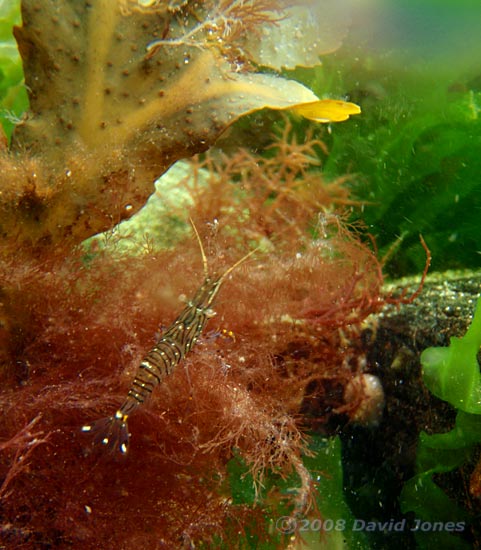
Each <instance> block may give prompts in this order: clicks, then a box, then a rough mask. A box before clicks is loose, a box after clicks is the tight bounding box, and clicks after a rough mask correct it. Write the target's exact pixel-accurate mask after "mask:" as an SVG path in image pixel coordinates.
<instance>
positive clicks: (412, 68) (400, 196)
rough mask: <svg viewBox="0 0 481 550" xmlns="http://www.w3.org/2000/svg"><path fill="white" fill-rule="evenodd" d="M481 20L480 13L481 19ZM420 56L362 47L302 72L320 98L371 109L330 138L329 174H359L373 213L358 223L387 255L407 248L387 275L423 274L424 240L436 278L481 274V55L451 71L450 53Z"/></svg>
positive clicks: (446, 22) (360, 213) (353, 45)
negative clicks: (451, 272) (342, 98)
mask: <svg viewBox="0 0 481 550" xmlns="http://www.w3.org/2000/svg"><path fill="white" fill-rule="evenodd" d="M388 4H393V3H392V2H388ZM425 4H426V3H425V2H423V3H421V5H422V6H424V5H425ZM397 8H399V9H404V11H405V12H408V14H409V8H408V7H406V6H404V8H401V7H400V6H397V7H396V6H394V7H393V8H392V9H397ZM473 9H474V8H473ZM466 10H467V8H466ZM459 11H462V10H459ZM448 12H449V13H448ZM480 15H481V12H480V8H479V6H478V8H476V10H475V12H474V13H473V15H472V17H473V19H474V20H476V18H477V20H478V21H479V20H480V19H479V18H480ZM457 17H461V16H459V15H458V10H457V8H455V7H454V5H452V6H451V7H450V10H449V9H447V10H445V13H444V14H443V19H442V20H441V21H440V23H439V25H440V28H446V35H447V36H449V27H450V21H451V20H453V19H454V20H456V18H457ZM460 21H461V22H462V19H460ZM426 24H427V23H426ZM459 24H461V23H459ZM443 36H444V35H443ZM423 40H424V39H423ZM416 47H417V46H416V44H414V43H408V44H407V45H406V48H405V49H406V53H405V54H404V55H405V58H403V59H399V56H400V55H402V53H400V52H399V51H398V50H397V49H396V48H395V47H394V48H388V47H387V46H386V47H384V48H383V47H381V46H379V48H378V49H373V50H369V51H364V50H363V49H362V46H361V47H360V46H359V44H358V43H357V42H356V41H355V40H352V41H351V42H350V43H349V42H348V43H346V44H345V46H344V47H343V49H341V50H339V51H338V52H336V53H335V54H334V55H332V56H330V57H329V58H326V59H325V60H324V61H323V65H322V66H321V67H319V68H315V69H313V70H303V71H302V72H299V71H296V76H297V77H301V78H302V79H303V81H304V82H305V83H306V84H308V85H310V86H311V87H312V89H314V91H315V92H317V93H318V94H326V95H332V96H335V95H336V94H338V93H339V92H340V91H341V90H343V91H344V92H345V91H347V98H348V99H349V100H351V101H354V102H356V103H357V104H359V105H360V106H361V108H362V117H360V118H358V119H355V120H353V121H352V123H350V124H349V126H344V127H339V128H337V129H336V132H335V133H333V134H332V135H323V139H324V140H325V141H326V142H327V144H328V148H329V155H328V156H327V157H326V158H325V159H324V174H325V175H326V176H328V177H331V178H333V179H334V178H335V177H337V176H339V174H342V173H351V174H352V182H351V185H352V188H353V194H354V196H356V197H357V198H358V199H359V200H360V201H361V202H362V203H363V208H362V209H357V210H355V211H354V212H353V216H354V217H355V218H356V219H360V220H362V221H363V223H365V224H366V226H367V227H369V228H370V231H372V232H373V234H374V236H375V238H376V242H377V245H378V247H379V249H380V252H381V255H383V254H384V253H386V252H387V251H389V249H390V247H391V246H392V245H393V243H394V242H395V241H396V240H398V239H401V240H402V241H403V242H402V246H400V247H399V248H398V250H397V251H396V254H395V255H394V256H393V258H392V260H391V262H390V264H389V265H388V266H387V269H388V271H389V274H390V275H392V276H393V277H398V276H403V275H406V274H410V273H419V271H421V270H422V268H423V266H424V255H423V251H422V250H421V249H420V247H419V234H420V233H421V234H422V235H423V236H424V238H425V240H426V242H427V243H428V246H429V248H430V249H431V252H432V256H433V263H432V268H433V269H434V270H446V269H453V268H463V267H468V268H477V267H480V266H481V256H480V255H479V252H478V251H479V234H480V232H481V217H480V216H479V209H480V208H481V180H480V178H479V173H480V172H481V157H480V155H479V151H480V149H481V116H480V112H481V84H480V83H481V79H480V76H479V59H478V60H472V59H471V58H472V57H473V56H474V57H476V56H477V57H479V49H477V51H478V53H473V52H467V53H466V55H465V56H464V57H463V55H461V54H462V52H459V54H460V55H458V59H459V63H451V64H450V63H449V61H448V60H450V59H451V58H452V57H455V52H450V51H449V50H448V48H447V46H445V47H444V49H443V50H442V52H441V53H440V54H439V55H440V56H443V55H444V59H443V60H439V59H438V62H435V61H434V60H433V59H430V58H424V59H423V58H420V57H416V55H415V53H416V52H415V49H416ZM353 51H358V52H359V56H358V57H357V58H354V56H353V55H352V52H353ZM468 54H469V55H468ZM468 57H469V59H467V58H468ZM470 60H471V61H470ZM441 61H442V63H441Z"/></svg>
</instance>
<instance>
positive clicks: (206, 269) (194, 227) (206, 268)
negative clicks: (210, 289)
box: [189, 217, 209, 278]
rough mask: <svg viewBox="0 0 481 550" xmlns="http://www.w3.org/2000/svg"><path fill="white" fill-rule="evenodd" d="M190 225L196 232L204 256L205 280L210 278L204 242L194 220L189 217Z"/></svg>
mask: <svg viewBox="0 0 481 550" xmlns="http://www.w3.org/2000/svg"><path fill="white" fill-rule="evenodd" d="M189 221H190V224H191V225H192V229H193V230H194V233H195V236H196V238H197V242H198V243H199V248H200V253H201V255H202V265H203V267H204V278H207V277H208V276H209V266H208V264H207V256H206V255H205V250H204V246H203V245H202V241H201V239H200V235H199V232H198V231H197V227H196V226H195V223H194V220H193V219H192V218H191V217H189Z"/></svg>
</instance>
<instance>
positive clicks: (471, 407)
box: [401, 299, 481, 548]
mask: <svg viewBox="0 0 481 550" xmlns="http://www.w3.org/2000/svg"><path fill="white" fill-rule="evenodd" d="M480 346H481V299H480V300H479V301H478V304H477V307H476V312H475V314H474V318H473V321H472V323H471V326H470V327H469V329H468V330H467V332H466V334H465V335H464V336H463V337H462V338H458V337H453V338H451V341H450V345H449V346H448V347H446V348H440V347H432V348H428V349H426V350H424V351H423V353H422V354H421V363H422V366H423V379H424V383H425V384H426V386H427V387H428V388H429V390H430V391H431V392H432V393H433V394H434V395H436V396H437V397H439V398H440V399H443V400H444V401H447V402H448V403H450V404H451V405H453V407H455V408H456V409H458V413H457V416H456V423H455V426H454V428H453V429H452V430H451V431H449V432H447V433H440V434H433V435H428V434H427V433H425V432H422V433H421V434H420V437H419V445H418V452H417V457H416V471H417V474H416V475H415V476H414V477H413V478H411V479H410V480H409V481H408V482H407V483H406V485H405V486H404V489H403V492H402V496H401V506H402V510H403V512H408V511H410V512H414V513H415V514H416V515H417V516H418V517H420V518H422V519H423V520H426V521H432V522H434V521H444V522H454V523H455V524H456V525H458V527H459V529H458V531H459V532H462V531H463V530H464V528H463V529H461V526H465V525H466V523H467V522H468V521H469V520H470V517H469V514H468V513H467V512H466V511H464V510H463V509H462V508H461V507H460V506H458V504H456V503H455V502H453V501H452V500H451V499H450V498H449V497H448V496H447V495H446V494H445V493H444V492H443V491H442V490H441V488H440V487H439V486H438V485H436V483H435V482H434V480H433V475H435V474H440V473H444V472H450V471H452V470H454V469H456V468H459V467H460V466H462V465H463V464H464V463H465V462H466V460H468V459H469V458H470V457H471V456H472V453H473V450H474V448H475V446H476V445H478V444H479V443H481V399H480V396H481V374H480V371H479V364H478V360H477V354H478V352H479V349H480ZM416 538H417V540H418V544H419V547H420V548H432V547H434V546H433V545H435V546H436V547H437V548H464V547H466V548H469V546H468V545H467V543H464V541H463V540H461V539H460V538H459V537H457V536H456V535H455V534H454V533H453V532H442V533H416Z"/></svg>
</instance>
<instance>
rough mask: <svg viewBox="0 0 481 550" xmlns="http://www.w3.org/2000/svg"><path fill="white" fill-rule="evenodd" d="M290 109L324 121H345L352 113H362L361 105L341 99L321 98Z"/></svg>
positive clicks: (301, 114) (317, 120)
mask: <svg viewBox="0 0 481 550" xmlns="http://www.w3.org/2000/svg"><path fill="white" fill-rule="evenodd" d="M290 110H291V111H292V112H294V113H295V114H298V115H300V116H303V117H304V118H308V119H309V120H313V121H315V122H324V123H327V122H343V121H344V120H347V119H348V118H349V117H350V116H351V115H358V114H360V113H361V108H360V107H359V105H356V104H355V103H349V102H348V101H341V100H340V99H319V100H318V101H311V102H309V103H301V104H299V105H295V106H294V107H291V108H290Z"/></svg>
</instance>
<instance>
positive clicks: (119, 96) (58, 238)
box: [0, 0, 359, 253]
mask: <svg viewBox="0 0 481 550" xmlns="http://www.w3.org/2000/svg"><path fill="white" fill-rule="evenodd" d="M281 7H282V6H281ZM278 8H279V5H278V3H277V2H272V1H268V0H257V1H255V0H252V1H249V2H244V1H242V2H240V1H237V0H223V1H222V2H213V1H212V2H211V1H208V2H197V1H195V2H193V1H192V2H190V1H188V2H170V3H165V2H164V3H160V2H150V3H149V2H132V1H131V2H125V1H124V2H117V1H111V2H105V1H103V0H91V1H89V2H80V3H79V2H78V1H77V0H67V1H65V2H62V3H61V4H59V3H58V2H56V1H54V0H46V1H45V2H42V3H41V4H39V3H38V2H37V1H36V0H23V2H22V18H23V26H22V27H19V28H16V29H15V36H16V39H17V42H18V44H19V50H20V53H21V55H22V59H23V63H24V69H25V81H26V86H27V89H28V91H29V99H30V111H29V112H28V113H27V114H26V115H25V117H24V119H23V120H22V121H21V122H20V123H19V124H18V125H17V126H16V128H15V131H14V135H13V137H12V144H11V153H12V155H10V156H8V155H7V153H6V152H3V155H4V156H5V155H7V159H8V160H7V162H11V163H14V164H15V163H19V164H20V165H23V163H24V162H27V163H30V162H31V159H32V158H33V160H34V166H32V168H30V169H28V170H20V171H18V173H12V176H13V177H11V178H5V181H4V187H5V189H4V193H3V194H2V196H1V200H0V214H1V219H2V232H1V234H2V236H3V240H4V241H5V243H6V244H10V245H12V241H13V240H14V239H15V240H16V241H17V242H18V244H20V245H21V246H22V247H31V248H32V249H33V251H36V252H37V253H39V250H42V249H44V248H52V247H56V246H57V245H59V244H60V243H62V245H64V246H66V245H70V246H72V245H74V244H77V243H79V242H80V241H82V240H84V239H85V238H87V237H89V236H91V235H94V234H96V233H98V232H101V231H104V230H106V229H108V228H112V227H113V226H115V225H116V224H117V223H119V222H120V221H121V220H122V219H125V218H128V217H130V216H131V215H133V214H134V213H135V212H136V211H138V210H139V209H140V208H141V207H142V206H143V205H144V204H145V201H146V200H147V198H148V196H149V195H150V194H151V192H152V190H153V182H154V180H155V179H156V178H157V177H159V176H160V175H161V174H162V173H163V172H164V171H165V170H166V169H167V168H168V167H169V166H170V165H172V164H173V163H174V162H175V161H176V160H178V159H180V158H184V157H189V156H191V155H193V154H194V153H197V152H200V151H205V150H206V149H208V148H209V147H210V146H211V145H212V144H213V143H214V142H215V141H216V139H217V138H218V136H219V135H220V134H221V133H222V132H223V131H224V130H225V129H226V128H227V127H228V126H229V125H230V124H232V122H234V121H235V120H236V119H238V118H239V117H241V116H243V115H244V114H246V113H249V112H252V111H256V110H259V109H263V108H265V107H268V108H274V109H282V110H283V109H290V108H297V107H298V106H299V104H308V105H309V112H310V111H311V110H313V112H314V118H316V116H317V115H316V113H315V111H316V107H315V105H317V103H319V104H323V102H322V101H318V98H317V97H316V96H315V94H313V93H312V92H311V91H310V90H309V89H307V88H306V87H304V86H303V85H301V84H299V83H297V82H294V81H292V80H287V79H284V78H282V77H280V76H277V75H274V74H261V73H259V72H255V71H256V68H255V67H254V66H253V65H252V64H250V63H249V59H250V54H247V53H246V52H248V51H249V48H250V46H251V43H256V44H257V43H258V42H263V41H264V40H269V33H267V35H265V32H264V31H265V30H266V29H267V30H268V29H269V28H270V27H272V26H276V25H284V24H287V20H288V19H289V17H290V15H289V13H286V14H284V15H283V12H282V10H281V11H280V12H279V10H278ZM126 13H127V14H126ZM259 33H261V34H262V37H259ZM261 38H262V40H261ZM300 49H301V50H302V48H300ZM306 51H307V50H306ZM312 105H314V108H311V106H312ZM358 110H359V109H358V108H357V107H356V109H355V111H351V112H353V113H354V112H358ZM323 112H324V111H323ZM308 116H309V117H311V118H312V113H311V114H308ZM317 118H319V117H317ZM321 119H322V121H325V117H324V115H323V116H322V117H320V118H319V120H321Z"/></svg>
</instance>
